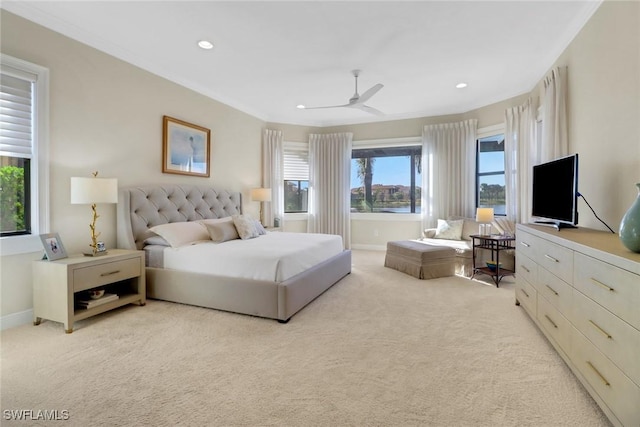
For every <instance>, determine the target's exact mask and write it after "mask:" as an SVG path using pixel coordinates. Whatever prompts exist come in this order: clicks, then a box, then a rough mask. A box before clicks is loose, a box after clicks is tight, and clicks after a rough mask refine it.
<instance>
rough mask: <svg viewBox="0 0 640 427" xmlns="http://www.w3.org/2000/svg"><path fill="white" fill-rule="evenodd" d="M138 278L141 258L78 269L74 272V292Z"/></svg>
mask: <svg viewBox="0 0 640 427" xmlns="http://www.w3.org/2000/svg"><path fill="white" fill-rule="evenodd" d="M138 276H140V258H139V257H136V258H131V259H125V260H121V261H112V262H105V263H103V264H98V265H92V266H90V267H83V268H78V269H76V270H74V272H73V291H74V292H78V291H83V290H85V289H91V288H95V287H96V286H101V285H106V284H109V283H114V282H118V281H120V280H125V279H130V278H132V277H138Z"/></svg>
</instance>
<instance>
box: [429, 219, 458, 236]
mask: <svg viewBox="0 0 640 427" xmlns="http://www.w3.org/2000/svg"><path fill="white" fill-rule="evenodd" d="M463 223H464V220H462V219H456V220H448V221H447V220H444V219H439V220H438V228H436V235H435V236H433V237H434V238H435V239H447V240H460V239H461V236H462V224H463Z"/></svg>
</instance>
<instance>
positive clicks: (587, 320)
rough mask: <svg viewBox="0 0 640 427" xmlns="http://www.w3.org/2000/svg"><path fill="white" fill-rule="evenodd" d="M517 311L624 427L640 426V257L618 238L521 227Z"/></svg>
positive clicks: (589, 232) (590, 232)
mask: <svg viewBox="0 0 640 427" xmlns="http://www.w3.org/2000/svg"><path fill="white" fill-rule="evenodd" d="M515 296H516V304H517V305H520V306H521V307H522V308H524V310H525V311H526V312H527V313H528V314H529V316H530V317H531V318H532V319H533V321H534V322H535V323H536V325H537V326H538V327H539V328H540V330H541V331H542V332H543V334H544V335H545V336H546V337H547V339H548V340H549V342H550V343H551V344H552V345H553V347H554V348H555V349H556V350H557V351H558V353H559V354H560V356H561V357H562V358H563V359H564V361H565V362H566V363H567V365H568V366H569V367H570V368H571V370H572V371H573V372H574V374H575V375H576V377H577V378H578V379H579V380H580V381H581V382H582V384H583V385H584V386H585V388H586V389H587V390H588V391H589V393H590V394H591V396H592V397H593V399H594V400H595V401H596V402H597V403H598V405H600V407H601V408H602V410H603V412H604V413H605V414H606V415H607V417H608V418H609V420H610V421H611V422H612V423H613V424H614V425H617V426H629V427H631V426H633V427H637V426H640V254H637V253H633V252H631V251H629V250H628V249H626V248H625V247H624V246H623V245H622V243H621V242H620V240H619V238H618V236H617V235H616V234H612V233H609V232H603V231H597V230H591V229H586V228H575V229H561V230H556V229H555V228H550V227H545V226H536V225H528V224H518V225H517V232H516V290H515Z"/></svg>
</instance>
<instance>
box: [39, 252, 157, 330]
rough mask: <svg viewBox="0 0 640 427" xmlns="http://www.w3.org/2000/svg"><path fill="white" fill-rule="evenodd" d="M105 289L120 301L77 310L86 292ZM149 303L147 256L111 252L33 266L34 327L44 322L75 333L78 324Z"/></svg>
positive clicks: (41, 261) (139, 253) (42, 261)
mask: <svg viewBox="0 0 640 427" xmlns="http://www.w3.org/2000/svg"><path fill="white" fill-rule="evenodd" d="M91 289H105V290H106V291H107V292H108V293H114V294H117V295H118V297H119V298H118V299H117V300H114V301H110V302H106V303H103V304H101V305H98V306H96V307H92V308H88V309H87V308H82V307H78V306H77V300H78V298H81V297H82V295H83V293H84V292H85V291H88V290H91ZM132 303H136V304H138V305H145V303H146V282H145V265H144V252H142V251H131V250H124V249H110V250H109V253H108V254H106V255H101V256H97V257H86V256H84V255H75V256H71V257H69V258H63V259H59V260H55V261H47V260H39V261H34V262H33V324H34V325H39V324H40V322H41V321H42V319H48V320H53V321H56V322H61V323H63V324H64V330H65V332H66V333H69V334H70V333H71V332H73V324H74V322H75V321H78V320H82V319H86V318H88V317H92V316H95V315H97V314H100V313H104V312H106V311H109V310H113V309H115V308H118V307H121V306H123V305H127V304H132Z"/></svg>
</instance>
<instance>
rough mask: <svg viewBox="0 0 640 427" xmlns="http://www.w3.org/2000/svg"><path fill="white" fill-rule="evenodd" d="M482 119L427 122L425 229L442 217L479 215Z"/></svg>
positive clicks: (423, 219) (423, 156)
mask: <svg viewBox="0 0 640 427" xmlns="http://www.w3.org/2000/svg"><path fill="white" fill-rule="evenodd" d="M477 128H478V121H477V120H476V119H471V120H466V121H463V122H459V123H447V124H437V125H427V126H425V127H424V129H423V131H422V197H421V203H422V208H421V212H422V228H423V229H424V228H431V227H434V226H435V225H436V224H437V220H438V219H446V218H448V217H450V216H464V217H474V216H475V179H476V158H475V153H476V131H477Z"/></svg>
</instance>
